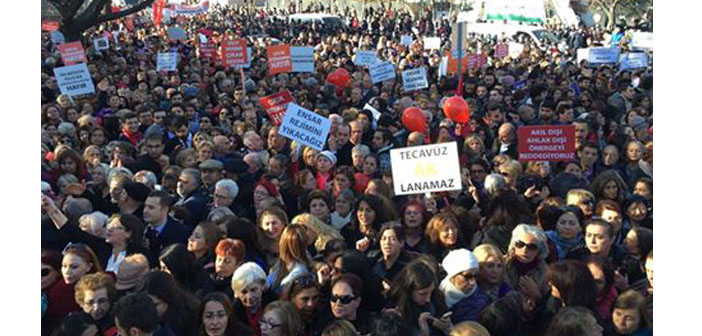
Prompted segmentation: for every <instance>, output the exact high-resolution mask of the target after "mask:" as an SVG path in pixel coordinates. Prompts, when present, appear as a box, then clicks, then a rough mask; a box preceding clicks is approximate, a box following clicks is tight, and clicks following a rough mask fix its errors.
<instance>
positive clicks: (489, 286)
mask: <svg viewBox="0 0 702 336" xmlns="http://www.w3.org/2000/svg"><path fill="white" fill-rule="evenodd" d="M473 255H475V258H476V259H477V260H478V265H479V269H478V270H479V273H478V286H479V287H480V288H481V289H482V290H483V291H484V292H485V293H486V294H487V295H488V296H489V297H490V299H491V300H492V301H496V300H497V299H499V298H501V297H504V296H505V295H506V294H507V293H509V292H510V291H511V290H512V288H510V287H509V285H508V284H507V283H506V282H505V280H504V275H505V261H504V256H503V255H502V252H500V249H498V248H497V247H495V246H494V245H490V244H482V245H478V246H476V247H475V249H474V250H473Z"/></svg>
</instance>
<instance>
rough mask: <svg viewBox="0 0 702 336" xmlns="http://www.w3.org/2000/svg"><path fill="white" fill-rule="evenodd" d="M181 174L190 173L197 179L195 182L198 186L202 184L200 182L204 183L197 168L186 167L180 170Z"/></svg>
mask: <svg viewBox="0 0 702 336" xmlns="http://www.w3.org/2000/svg"><path fill="white" fill-rule="evenodd" d="M180 174H181V175H183V174H188V175H190V176H191V177H192V178H193V179H194V180H195V183H196V184H197V185H198V187H199V186H200V184H202V179H201V178H200V171H199V170H197V169H195V168H185V169H183V171H182V172H180Z"/></svg>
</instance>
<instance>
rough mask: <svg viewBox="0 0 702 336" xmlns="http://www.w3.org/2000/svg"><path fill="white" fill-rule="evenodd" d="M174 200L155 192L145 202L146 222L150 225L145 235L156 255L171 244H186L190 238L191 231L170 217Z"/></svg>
mask: <svg viewBox="0 0 702 336" xmlns="http://www.w3.org/2000/svg"><path fill="white" fill-rule="evenodd" d="M172 204H173V200H172V198H171V196H170V195H169V194H168V193H167V192H165V191H162V190H154V191H152V192H151V193H150V194H149V197H147V198H146V202H144V222H145V223H147V224H148V227H147V228H146V234H145V235H144V236H145V237H146V239H147V240H148V242H149V249H151V251H152V253H154V255H159V254H161V250H162V249H163V248H164V247H166V246H168V245H171V244H176V243H182V244H185V243H186V242H187V241H188V237H189V236H190V231H191V230H190V229H189V228H188V227H187V226H185V225H183V224H181V223H180V222H178V221H177V220H175V219H173V218H172V217H171V216H169V215H168V212H169V211H170V210H171V205H172Z"/></svg>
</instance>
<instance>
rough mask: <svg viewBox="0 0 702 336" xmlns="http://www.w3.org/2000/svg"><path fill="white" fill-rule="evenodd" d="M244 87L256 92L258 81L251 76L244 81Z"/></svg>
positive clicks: (247, 90) (248, 90)
mask: <svg viewBox="0 0 702 336" xmlns="http://www.w3.org/2000/svg"><path fill="white" fill-rule="evenodd" d="M244 89H246V92H254V91H256V82H254V81H253V79H251V78H249V79H247V80H245V81H244Z"/></svg>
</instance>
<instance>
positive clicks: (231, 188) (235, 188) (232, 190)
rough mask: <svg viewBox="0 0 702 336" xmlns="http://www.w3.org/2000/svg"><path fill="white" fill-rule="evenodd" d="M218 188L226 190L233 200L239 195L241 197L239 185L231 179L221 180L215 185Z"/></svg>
mask: <svg viewBox="0 0 702 336" xmlns="http://www.w3.org/2000/svg"><path fill="white" fill-rule="evenodd" d="M217 188H224V189H227V192H228V193H229V197H230V198H231V199H235V198H236V196H237V195H239V185H238V184H236V182H234V181H233V180H231V179H221V180H219V181H218V182H217V183H216V184H215V189H217Z"/></svg>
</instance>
